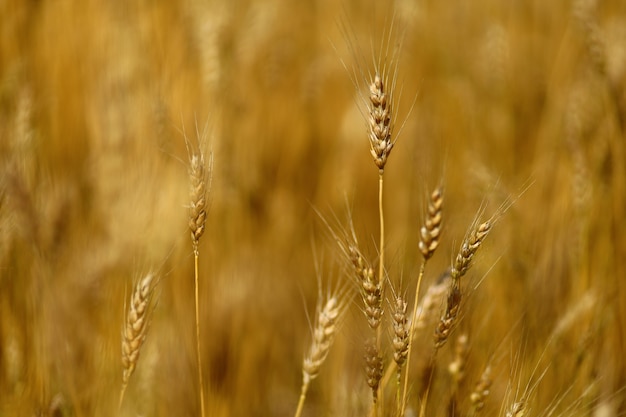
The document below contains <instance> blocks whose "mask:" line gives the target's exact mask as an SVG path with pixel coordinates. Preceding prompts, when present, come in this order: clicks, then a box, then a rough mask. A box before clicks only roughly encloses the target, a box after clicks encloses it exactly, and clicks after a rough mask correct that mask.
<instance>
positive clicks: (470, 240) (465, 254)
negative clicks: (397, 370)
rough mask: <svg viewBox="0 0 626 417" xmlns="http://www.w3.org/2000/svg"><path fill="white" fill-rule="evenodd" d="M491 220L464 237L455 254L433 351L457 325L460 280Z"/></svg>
mask: <svg viewBox="0 0 626 417" xmlns="http://www.w3.org/2000/svg"><path fill="white" fill-rule="evenodd" d="M491 226H492V220H487V221H485V222H483V223H480V224H478V225H477V226H475V227H474V228H473V229H472V230H471V232H470V233H469V234H468V235H467V236H466V237H465V239H464V240H463V243H462V244H461V248H460V249H459V253H458V254H457V256H456V258H455V260H454V264H453V265H452V269H451V270H450V275H451V277H452V280H451V281H450V288H449V290H448V298H447V303H446V309H445V311H444V313H443V315H442V316H441V319H440V320H439V324H438V325H437V328H436V329H435V349H439V348H441V347H442V346H443V345H445V344H446V342H447V340H448V336H449V335H450V333H451V332H452V330H453V329H454V327H455V326H456V323H457V317H458V314H459V311H460V309H461V298H462V294H461V278H462V277H463V276H464V275H465V274H466V273H467V271H468V270H469V269H470V267H471V266H472V260H473V259H474V256H475V255H476V252H477V251H478V249H479V248H480V245H481V244H482V243H483V240H484V239H485V238H486V237H487V235H488V234H489V232H490V231H491Z"/></svg>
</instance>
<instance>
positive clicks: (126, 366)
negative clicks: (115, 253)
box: [120, 273, 154, 407]
mask: <svg viewBox="0 0 626 417" xmlns="http://www.w3.org/2000/svg"><path fill="white" fill-rule="evenodd" d="M153 279H154V274H152V273H149V274H147V275H146V276H145V278H143V279H142V280H140V281H137V283H136V284H135V288H134V289H133V293H132V295H131V298H130V304H129V307H128V313H127V315H126V324H125V326H124V331H123V333H122V390H121V393H120V407H121V405H122V401H123V399H124V392H125V390H126V387H127V386H128V381H129V380H130V377H131V375H132V374H133V372H134V371H135V367H136V366H137V361H138V360H139V352H140V350H141V346H142V345H143V342H144V340H145V338H146V334H147V332H148V326H149V322H150V318H149V315H150V311H151V309H150V305H151V301H152V295H153V292H154V286H153V285H152V281H153Z"/></svg>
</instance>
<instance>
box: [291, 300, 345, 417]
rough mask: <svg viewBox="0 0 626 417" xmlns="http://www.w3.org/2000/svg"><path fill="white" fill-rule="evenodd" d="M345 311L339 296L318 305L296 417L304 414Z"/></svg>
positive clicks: (303, 367) (304, 366) (303, 364)
mask: <svg viewBox="0 0 626 417" xmlns="http://www.w3.org/2000/svg"><path fill="white" fill-rule="evenodd" d="M343 310H344V304H343V301H342V300H341V299H340V298H339V295H334V296H330V297H329V298H328V299H327V300H326V303H325V304H324V305H323V306H322V305H321V300H320V304H318V307H317V314H316V317H315V324H314V327H313V339H312V341H311V346H310V347H309V351H308V353H307V354H306V356H305V357H304V360H303V361H302V387H301V392H300V400H299V401H298V408H297V409H296V414H295V417H300V415H301V414H302V410H303V409H304V401H305V399H306V395H307V392H308V390H309V385H310V384H311V381H312V380H314V379H315V378H317V376H318V375H319V372H320V369H321V368H322V365H323V364H324V362H325V361H326V358H327V357H328V353H329V352H330V347H331V346H332V344H333V342H334V340H335V335H336V333H337V324H338V323H337V322H338V321H339V320H340V316H341V314H342V312H343Z"/></svg>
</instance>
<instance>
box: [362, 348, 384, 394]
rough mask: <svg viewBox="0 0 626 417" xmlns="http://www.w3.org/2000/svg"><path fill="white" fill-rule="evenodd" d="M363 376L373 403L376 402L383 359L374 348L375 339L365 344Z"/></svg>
mask: <svg viewBox="0 0 626 417" xmlns="http://www.w3.org/2000/svg"><path fill="white" fill-rule="evenodd" d="M365 374H366V377H367V385H369V387H370V388H371V389H372V395H373V399H374V403H376V402H377V400H378V387H379V385H380V380H381V378H382V376H383V357H382V355H381V354H380V350H379V349H378V347H377V346H376V339H370V340H368V341H367V342H366V343H365Z"/></svg>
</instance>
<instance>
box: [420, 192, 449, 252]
mask: <svg viewBox="0 0 626 417" xmlns="http://www.w3.org/2000/svg"><path fill="white" fill-rule="evenodd" d="M442 214H443V191H442V189H441V187H438V188H437V189H436V190H435V191H433V192H432V194H431V195H430V201H429V202H428V216H427V217H426V221H425V222H424V226H422V228H421V229H420V242H419V250H420V252H421V253H422V255H423V256H424V259H425V260H428V259H429V258H430V257H431V256H433V253H435V249H437V246H439V236H440V234H441V219H442Z"/></svg>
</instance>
